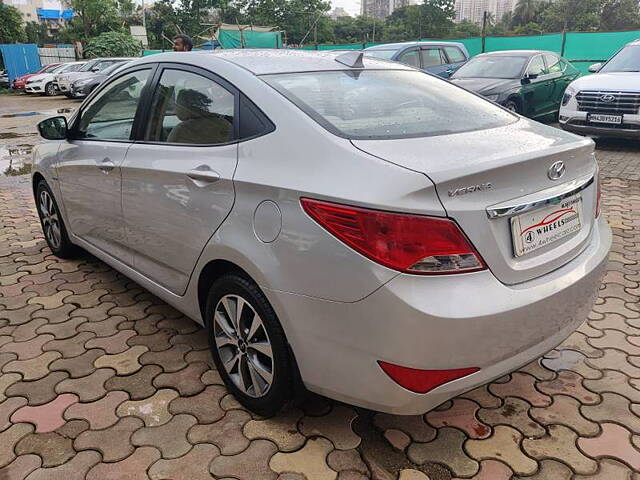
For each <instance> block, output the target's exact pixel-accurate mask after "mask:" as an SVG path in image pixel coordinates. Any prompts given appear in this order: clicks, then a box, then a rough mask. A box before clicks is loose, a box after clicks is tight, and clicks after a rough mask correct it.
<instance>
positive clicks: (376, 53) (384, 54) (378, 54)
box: [364, 50, 398, 60]
mask: <svg viewBox="0 0 640 480" xmlns="http://www.w3.org/2000/svg"><path fill="white" fill-rule="evenodd" d="M397 51H398V50H365V51H364V55H365V56H366V57H374V58H381V59H383V60H391V57H393V54H394V53H396V52H397Z"/></svg>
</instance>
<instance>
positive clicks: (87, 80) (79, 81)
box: [73, 79, 91, 88]
mask: <svg viewBox="0 0 640 480" xmlns="http://www.w3.org/2000/svg"><path fill="white" fill-rule="evenodd" d="M90 81H91V80H90V79H85V80H76V81H75V82H73V86H74V87H75V88H78V87H82V86H84V85H86V84H87V83H89V82H90Z"/></svg>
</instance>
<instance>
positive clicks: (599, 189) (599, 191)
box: [596, 174, 602, 218]
mask: <svg viewBox="0 0 640 480" xmlns="http://www.w3.org/2000/svg"><path fill="white" fill-rule="evenodd" d="M601 201H602V186H601V185H600V174H598V176H597V177H596V218H598V217H599V216H600V203H601Z"/></svg>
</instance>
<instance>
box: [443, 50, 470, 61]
mask: <svg viewBox="0 0 640 480" xmlns="http://www.w3.org/2000/svg"><path fill="white" fill-rule="evenodd" d="M444 51H445V52H447V56H448V57H449V60H450V61H451V63H461V62H466V61H467V57H465V55H464V53H462V50H460V49H459V48H458V47H444Z"/></svg>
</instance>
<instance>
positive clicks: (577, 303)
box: [267, 219, 611, 415]
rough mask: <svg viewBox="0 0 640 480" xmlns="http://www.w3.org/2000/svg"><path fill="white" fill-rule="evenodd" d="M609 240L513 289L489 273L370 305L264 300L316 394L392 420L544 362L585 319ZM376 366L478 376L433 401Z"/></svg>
mask: <svg viewBox="0 0 640 480" xmlns="http://www.w3.org/2000/svg"><path fill="white" fill-rule="evenodd" d="M610 246H611V231H610V229H609V227H608V226H607V224H606V221H605V220H603V219H600V221H599V222H598V223H597V225H596V226H595V228H594V230H593V237H592V241H591V243H590V244H589V246H588V247H587V248H586V249H585V250H584V251H583V252H582V253H581V254H580V255H579V256H578V257H577V258H575V259H574V260H572V261H571V262H569V263H568V264H566V265H564V266H563V267H562V268H560V269H558V270H556V271H554V272H552V273H550V274H547V275H545V276H543V277H540V278H537V279H535V280H532V281H530V282H526V283H523V284H519V285H515V286H507V285H504V284H502V283H500V282H499V281H498V280H496V279H495V277H494V276H493V275H492V274H491V272H488V271H485V272H478V273H473V274H467V275H459V276H443V277H419V276H413V275H398V276H397V277H395V278H394V279H393V280H391V281H390V282H388V283H387V284H385V285H384V286H382V287H381V288H380V289H378V290H377V291H376V292H374V293H373V294H371V295H370V296H368V297H366V298H365V299H363V300H361V301H359V302H355V303H338V302H331V301H326V300H320V299H316V298H310V297H304V296H300V295H293V294H287V293H283V292H276V291H269V290H267V295H268V296H269V298H270V300H271V301H272V303H273V304H274V307H275V308H276V310H277V311H278V314H279V315H280V318H281V320H282V323H283V326H284V328H285V331H286V333H287V337H288V339H289V342H290V343H291V346H292V348H293V351H294V353H295V356H296V360H297V363H298V366H299V368H300V373H301V376H302V379H303V381H304V383H305V385H306V386H307V388H309V389H310V390H312V391H315V392H318V393H321V394H324V395H327V396H329V397H332V398H335V399H338V400H341V401H345V402H348V403H351V404H354V405H358V406H363V407H366V408H371V409H374V410H379V411H384V412H389V413H394V414H405V415H413V414H421V413H424V412H426V411H429V410H430V409H432V408H434V407H436V406H438V405H439V404H441V403H442V402H444V401H446V400H448V399H450V398H452V397H454V396H456V395H458V394H460V393H462V392H465V391H468V390H470V389H472V388H475V387H476V386H478V385H482V384H485V383H487V382H490V381H491V380H493V379H495V378H498V377H500V376H502V375H504V374H506V373H509V372H511V371H513V370H516V369H517V368H519V367H521V366H522V365H525V364H526V363H528V362H530V361H531V360H533V359H535V358H537V357H539V356H541V355H543V354H544V353H546V352H548V351H549V350H551V349H552V348H554V347H555V346H557V345H558V344H560V343H561V342H562V341H563V340H564V339H565V338H566V337H567V336H568V335H570V334H571V332H573V331H574V330H575V329H576V328H577V327H578V326H579V325H580V324H581V323H582V322H583V321H584V319H585V318H586V317H587V314H588V313H589V311H590V309H591V307H592V305H593V302H594V301H595V298H596V295H597V291H598V287H599V285H600V282H601V279H602V276H603V275H604V271H605V267H606V262H607V256H608V252H609V248H610ZM379 360H382V361H386V362H389V363H393V364H396V365H401V366H405V367H412V368H417V369H457V368H466V367H478V368H480V370H479V371H478V372H476V373H474V374H472V375H469V376H467V377H464V378H461V379H458V380H455V381H452V382H450V383H447V384H444V385H442V386H440V387H438V388H435V389H434V390H432V391H430V392H429V393H427V394H416V393H413V392H410V391H408V390H406V389H404V388H402V387H400V386H399V385H397V384H396V383H395V382H393V381H392V380H391V379H390V378H389V377H388V376H387V375H386V374H385V373H384V372H383V371H382V370H381V369H380V367H379V366H378V364H377V362H378V361H379Z"/></svg>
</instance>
